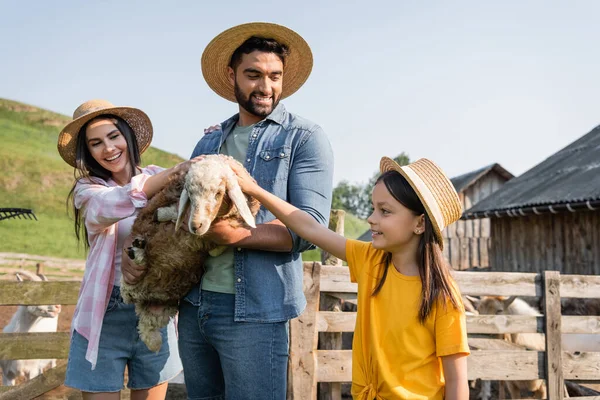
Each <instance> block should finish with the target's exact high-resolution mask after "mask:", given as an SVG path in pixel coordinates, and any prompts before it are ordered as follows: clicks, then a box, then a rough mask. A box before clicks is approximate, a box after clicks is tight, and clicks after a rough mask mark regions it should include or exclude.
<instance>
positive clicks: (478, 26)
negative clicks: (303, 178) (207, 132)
mask: <svg viewBox="0 0 600 400" xmlns="http://www.w3.org/2000/svg"><path fill="white" fill-rule="evenodd" d="M206 3H210V4H206ZM598 20H600V2H596V1H591V0H590V1H569V2H567V1H563V2H559V1H501V2H500V1H496V2H492V1H454V2H449V1H423V2H409V1H387V2H385V1H362V2H353V1H325V0H321V1H313V0H304V1H302V2H299V1H295V2H275V1H260V0H256V1H252V2H248V1H238V0H229V1H220V2H201V1H177V2H166V1H161V2H158V1H96V2H83V1H57V2H42V1H39V2H25V1H8V0H0V37H1V38H2V40H0V97H4V98H9V99H13V100H18V101H22V102H25V103H30V104H33V105H36V106H40V107H43V108H48V109H50V110H53V111H56V112H60V113H63V114H66V115H71V114H72V112H73V110H74V109H75V108H76V107H77V106H78V105H79V104H80V103H82V102H84V101H86V100H88V99H92V98H104V99H107V100H110V101H111V102H113V103H115V104H117V105H130V106H134V107H139V108H141V109H143V110H144V111H146V112H147V113H148V114H149V116H150V118H151V119H152V121H153V124H154V127H155V136H154V142H153V145H154V146H156V147H158V148H161V149H163V150H166V151H169V152H172V153H176V154H179V155H181V156H182V157H189V155H190V154H191V151H192V150H193V147H194V145H195V143H196V141H197V140H198V139H199V138H200V137H201V136H202V129H203V128H204V127H206V126H209V125H213V124H214V123H217V122H220V121H222V120H224V119H226V118H228V117H229V116H231V115H232V114H234V113H235V112H236V110H237V108H236V106H235V105H234V104H233V103H230V102H228V101H226V100H224V99H222V98H220V97H218V96H217V95H216V94H214V93H213V92H212V91H211V90H210V89H209V88H208V86H207V85H206V83H205V82H204V80H203V78H202V73H201V70H200V57H201V55H202V51H203V49H204V47H205V46H206V44H208V42H209V41H210V40H211V39H212V38H213V37H214V36H215V35H217V34H218V33H220V32H221V31H223V30H225V29H227V28H229V27H231V26H233V25H237V24H240V23H245V22H250V21H268V22H275V23H279V24H282V25H286V26H288V27H290V28H292V29H294V30H295V31H297V32H298V33H300V34H301V35H302V36H303V37H304V38H305V39H306V41H307V42H308V43H309V45H310V46H311V48H312V51H313V55H314V60H315V64H314V68H313V72H312V75H311V76H310V78H309V80H308V81H307V83H306V84H305V85H304V86H303V87H302V88H301V89H300V91H298V92H297V93H296V94H294V95H293V96H292V97H290V98H288V99H285V100H284V104H285V105H286V107H287V108H288V110H290V111H292V112H294V113H297V114H299V115H302V116H303V117H306V118H308V119H311V120H313V121H315V122H317V123H319V124H320V125H321V126H322V127H323V128H324V130H325V132H326V133H327V134H328V136H329V138H330V141H331V143H332V145H333V149H334V152H335V175H334V180H335V182H336V183H337V182H339V181H340V180H342V179H346V180H349V181H351V182H364V181H366V180H367V179H368V178H369V177H370V176H371V175H372V174H373V173H374V172H375V171H376V170H377V167H378V162H379V159H380V157H381V156H383V155H388V156H391V157H394V156H396V155H397V154H399V153H400V152H402V151H405V152H407V153H408V154H409V155H410V157H411V158H412V159H416V158H419V157H428V158H430V159H432V160H434V161H435V162H437V163H438V164H439V165H440V166H442V168H443V169H444V170H446V172H447V173H448V175H450V176H456V175H460V174H462V173H465V172H468V171H470V170H473V169H477V168H480V167H482V166H484V165H487V164H491V163H493V162H499V163H500V164H501V165H503V166H504V167H505V168H507V169H508V170H509V171H511V172H513V173H514V174H516V175H519V174H521V173H523V172H524V171H526V170H527V169H529V168H531V167H532V166H534V165H536V164H537V163H539V162H541V161H542V160H544V159H545V158H546V157H548V156H550V155H551V154H552V153H554V152H556V151H557V150H559V149H560V148H562V147H564V146H566V145H567V144H569V143H571V142H572V141H574V140H575V139H577V138H579V137H580V136H582V135H584V134H585V133H587V132H589V131H590V130H591V129H593V128H594V127H595V126H596V125H598V124H600V95H599V93H600V90H599V89H600V52H599V51H598V50H597V48H598V42H599V39H600V24H598Z"/></svg>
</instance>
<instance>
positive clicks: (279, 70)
mask: <svg viewBox="0 0 600 400" xmlns="http://www.w3.org/2000/svg"><path fill="white" fill-rule="evenodd" d="M229 79H230V82H231V83H232V84H233V87H234V91H235V97H236V100H237V102H238V104H239V105H240V120H242V118H244V119H246V120H247V122H248V124H253V123H256V122H258V121H260V120H262V119H264V118H265V117H266V116H267V115H269V114H271V112H273V110H274V109H275V107H277V104H278V103H279V100H280V99H281V91H282V88H283V61H282V60H281V58H279V56H278V55H276V54H274V53H267V52H262V51H259V50H255V51H253V52H251V53H250V54H244V55H242V58H241V61H240V64H239V65H238V66H237V67H236V68H235V71H234V69H233V68H231V67H229ZM242 122H244V121H242ZM244 125H246V124H244Z"/></svg>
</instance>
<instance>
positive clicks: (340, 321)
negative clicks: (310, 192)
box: [317, 311, 356, 332]
mask: <svg viewBox="0 0 600 400" xmlns="http://www.w3.org/2000/svg"><path fill="white" fill-rule="evenodd" d="M355 326H356V313H355V312H334V311H321V312H319V313H318V315H317V329H318V330H319V332H354V327H355Z"/></svg>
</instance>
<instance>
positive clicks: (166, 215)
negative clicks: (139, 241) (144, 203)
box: [154, 204, 178, 222]
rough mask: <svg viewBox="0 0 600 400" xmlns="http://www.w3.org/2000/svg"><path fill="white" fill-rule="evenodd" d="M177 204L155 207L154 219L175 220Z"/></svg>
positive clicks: (162, 220) (161, 220)
mask: <svg viewBox="0 0 600 400" xmlns="http://www.w3.org/2000/svg"><path fill="white" fill-rule="evenodd" d="M177 211H178V210H177V204H173V205H171V206H168V207H160V208H157V209H156V211H155V212H154V220H155V221H158V222H167V221H172V222H175V221H177Z"/></svg>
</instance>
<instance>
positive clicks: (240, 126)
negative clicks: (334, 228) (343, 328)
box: [178, 23, 333, 400]
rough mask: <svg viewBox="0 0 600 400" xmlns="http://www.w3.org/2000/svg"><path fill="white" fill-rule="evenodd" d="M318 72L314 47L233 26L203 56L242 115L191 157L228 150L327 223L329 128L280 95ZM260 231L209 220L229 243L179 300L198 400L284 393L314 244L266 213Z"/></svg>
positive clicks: (272, 29) (272, 31) (210, 78)
mask: <svg viewBox="0 0 600 400" xmlns="http://www.w3.org/2000/svg"><path fill="white" fill-rule="evenodd" d="M311 69H312V53H311V50H310V48H309V46H308V44H307V43H306V42H305V41H304V39H302V37H300V36H299V35H298V34H297V33H295V32H294V31H292V30H290V29H288V28H286V27H283V26H280V25H275V24H270V23H249V24H244V25H239V26H235V27H233V28H231V29H228V30H226V31H225V32H223V33H221V34H219V35H218V36H217V37H215V38H214V39H213V40H212V41H211V42H210V43H209V44H208V46H207V47H206V49H205V50H204V54H203V55H202V72H203V75H204V78H205V80H206V82H207V83H208V85H209V87H210V88H211V89H212V90H214V91H215V92H216V93H217V94H218V95H219V96H221V97H223V98H225V99H227V100H229V101H233V102H236V103H237V104H238V108H239V113H238V114H236V115H234V116H233V117H231V118H229V119H228V120H226V121H225V122H223V123H222V124H221V125H220V126H218V127H217V128H216V129H215V130H213V131H211V132H208V133H206V135H205V136H204V137H203V138H202V139H201V140H200V141H199V142H198V144H197V146H196V148H195V150H194V152H193V154H192V157H195V156H198V155H202V154H215V153H221V154H227V155H230V156H232V157H234V158H235V159H237V160H238V161H240V162H241V163H242V164H243V165H244V166H245V167H246V169H247V170H248V171H249V172H250V173H251V174H252V176H253V177H254V179H256V181H257V182H258V184H259V185H260V186H262V187H263V188H265V189H266V190H268V191H270V192H271V193H274V194H275V195H277V196H278V197H280V198H282V199H284V200H286V201H288V202H290V203H292V204H294V205H296V206H297V207H298V208H300V209H302V210H305V211H306V212H308V213H309V214H310V215H312V216H313V217H314V218H315V219H316V220H317V221H318V222H319V223H321V224H323V225H325V226H327V223H328V218H329V212H330V206H331V194H332V175H333V154H332V150H331V146H330V143H329V141H328V139H327V138H326V136H325V134H324V132H323V130H322V129H321V127H319V126H318V125H316V124H315V123H313V122H311V121H308V120H306V119H304V118H301V117H299V116H297V115H294V114H292V113H290V112H288V111H287V110H286V109H285V107H284V106H283V105H282V104H280V103H279V101H280V100H281V99H283V98H285V97H288V96H290V95H291V94H293V93H294V92H296V90H298V89H299V88H300V87H301V86H302V84H303V83H304V82H305V81H306V79H307V78H308V76H309V74H310V72H311ZM256 219H257V223H258V225H257V228H256V229H245V228H239V229H233V228H231V227H230V226H229V225H228V224H227V223H224V224H218V225H216V226H213V228H212V231H213V235H214V236H215V238H217V239H218V240H220V241H221V242H222V243H223V244H226V245H230V246H231V247H230V250H229V251H227V252H225V253H224V254H223V255H221V256H219V257H214V258H211V259H209V260H208V262H207V263H206V265H205V267H206V272H205V274H204V277H203V279H202V282H201V284H200V285H199V286H198V287H196V288H194V289H193V290H192V291H191V292H190V293H189V294H188V295H187V296H186V297H185V299H184V300H183V301H182V302H181V305H180V310H179V325H178V327H179V348H180V355H181V359H182V362H183V366H184V375H185V383H186V386H187V390H188V396H189V398H190V399H223V398H227V399H228V400H230V399H253V400H257V399H267V398H268V399H285V397H286V375H287V363H288V321H289V320H290V319H292V318H295V317H297V316H298V315H299V314H300V313H302V311H303V310H304V308H305V306H306V299H305V298H304V294H303V291H302V283H303V282H302V278H303V270H302V258H301V254H300V253H301V252H303V251H305V250H307V249H309V248H311V247H312V245H311V244H310V243H308V242H306V241H304V240H303V239H301V238H299V237H298V236H297V235H296V234H295V233H294V232H291V231H289V230H288V229H287V228H286V227H285V226H284V225H283V224H282V223H280V222H279V221H278V220H276V219H275V217H274V216H273V214H271V213H270V212H269V211H267V210H265V209H261V210H260V211H259V213H258V215H257V217H256Z"/></svg>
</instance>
